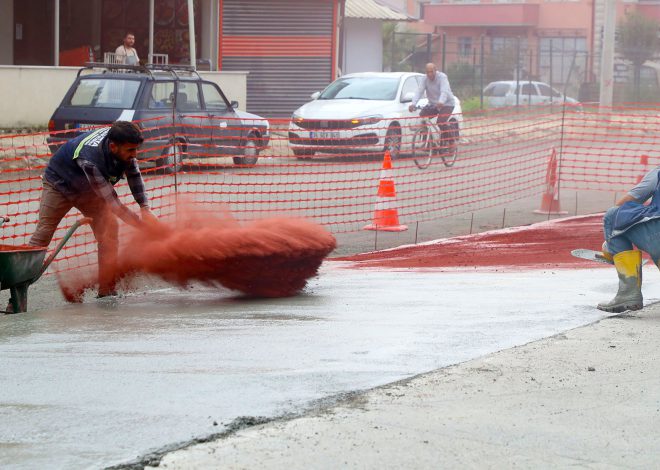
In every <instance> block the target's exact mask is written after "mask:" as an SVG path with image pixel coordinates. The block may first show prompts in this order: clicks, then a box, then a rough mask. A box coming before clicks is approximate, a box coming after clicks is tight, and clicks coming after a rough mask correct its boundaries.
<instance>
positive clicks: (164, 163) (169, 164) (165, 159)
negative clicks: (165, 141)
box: [156, 142, 183, 175]
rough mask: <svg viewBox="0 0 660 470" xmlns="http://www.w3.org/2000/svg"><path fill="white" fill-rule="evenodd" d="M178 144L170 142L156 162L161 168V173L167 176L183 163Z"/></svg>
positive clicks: (179, 144)
mask: <svg viewBox="0 0 660 470" xmlns="http://www.w3.org/2000/svg"><path fill="white" fill-rule="evenodd" d="M181 145H182V144H181V143H180V142H171V143H170V144H169V145H168V146H167V147H165V148H164V149H163V153H161V158H159V159H158V160H157V161H156V165H158V166H159V167H162V169H163V173H165V174H167V175H169V174H172V173H174V172H175V171H176V170H177V169H178V168H180V167H181V162H182V161H183V158H182V154H183V152H182V151H181Z"/></svg>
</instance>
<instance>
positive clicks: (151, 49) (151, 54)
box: [149, 0, 155, 63]
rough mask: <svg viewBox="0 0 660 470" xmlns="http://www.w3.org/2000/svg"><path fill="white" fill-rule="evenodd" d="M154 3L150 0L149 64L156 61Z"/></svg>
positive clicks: (153, 0)
mask: <svg viewBox="0 0 660 470" xmlns="http://www.w3.org/2000/svg"><path fill="white" fill-rule="evenodd" d="M154 2H155V0H149V62H152V63H153V61H154Z"/></svg>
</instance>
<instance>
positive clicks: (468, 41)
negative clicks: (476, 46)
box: [458, 37, 472, 57]
mask: <svg viewBox="0 0 660 470" xmlns="http://www.w3.org/2000/svg"><path fill="white" fill-rule="evenodd" d="M458 55H459V56H461V57H470V56H471V55H472V38H462V37H459V38H458Z"/></svg>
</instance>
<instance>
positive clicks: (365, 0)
mask: <svg viewBox="0 0 660 470" xmlns="http://www.w3.org/2000/svg"><path fill="white" fill-rule="evenodd" d="M344 16H345V17H346V18H361V19H367V20H384V21H416V20H415V19H414V18H410V17H409V16H407V15H404V14H403V13H400V12H398V11H396V10H393V9H392V8H390V7H388V6H385V5H381V4H380V3H378V2H376V1H375V0H346V10H345V13H344Z"/></svg>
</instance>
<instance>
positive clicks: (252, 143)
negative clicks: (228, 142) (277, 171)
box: [234, 135, 259, 165]
mask: <svg viewBox="0 0 660 470" xmlns="http://www.w3.org/2000/svg"><path fill="white" fill-rule="evenodd" d="M258 159H259V147H258V146H257V139H256V137H255V136H254V135H249V136H248V138H247V140H246V141H245V144H243V156H242V157H234V163H235V164H236V165H254V164H256V163H257V160H258Z"/></svg>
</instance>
